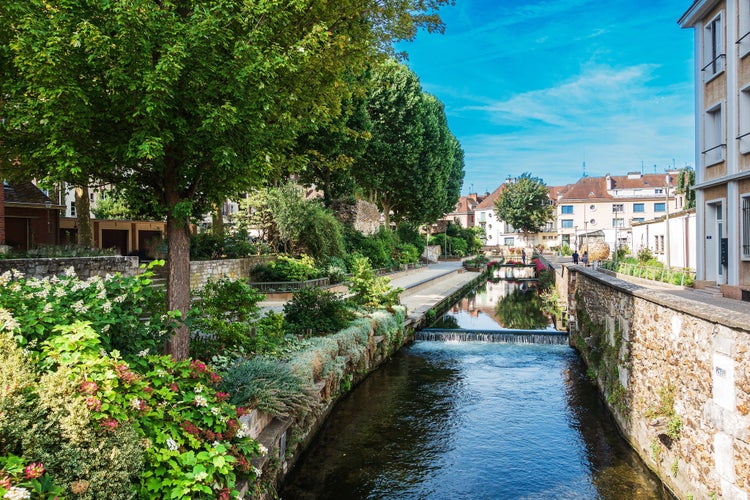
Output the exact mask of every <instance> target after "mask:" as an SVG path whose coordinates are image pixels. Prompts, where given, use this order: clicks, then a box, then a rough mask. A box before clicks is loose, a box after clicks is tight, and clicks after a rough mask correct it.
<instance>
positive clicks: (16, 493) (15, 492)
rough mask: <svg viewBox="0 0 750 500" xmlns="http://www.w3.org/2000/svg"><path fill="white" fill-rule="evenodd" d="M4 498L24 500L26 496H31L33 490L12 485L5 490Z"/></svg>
mask: <svg viewBox="0 0 750 500" xmlns="http://www.w3.org/2000/svg"><path fill="white" fill-rule="evenodd" d="M3 498H7V499H8V500H22V499H24V498H31V492H30V491H29V490H27V489H26V488H21V487H18V486H11V488H10V489H9V490H8V491H6V492H5V495H3Z"/></svg>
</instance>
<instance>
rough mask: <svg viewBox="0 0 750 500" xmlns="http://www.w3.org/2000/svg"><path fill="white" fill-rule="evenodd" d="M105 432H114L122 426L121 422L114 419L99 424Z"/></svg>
mask: <svg viewBox="0 0 750 500" xmlns="http://www.w3.org/2000/svg"><path fill="white" fill-rule="evenodd" d="M99 425H100V426H101V427H102V428H103V429H104V430H105V431H113V430H115V429H117V428H118V427H119V426H120V422H118V421H117V420H115V419H114V418H108V419H107V420H104V421H103V422H102V423H100V424H99Z"/></svg>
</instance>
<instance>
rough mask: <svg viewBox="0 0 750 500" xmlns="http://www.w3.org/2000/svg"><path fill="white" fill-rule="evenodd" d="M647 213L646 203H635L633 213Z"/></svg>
mask: <svg viewBox="0 0 750 500" xmlns="http://www.w3.org/2000/svg"><path fill="white" fill-rule="evenodd" d="M645 211H646V204H645V203H633V212H645Z"/></svg>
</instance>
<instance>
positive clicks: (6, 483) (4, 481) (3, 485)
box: [0, 476, 10, 490]
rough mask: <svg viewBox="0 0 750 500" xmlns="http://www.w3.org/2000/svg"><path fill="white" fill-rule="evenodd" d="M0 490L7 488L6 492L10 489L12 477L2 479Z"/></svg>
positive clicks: (0, 480)
mask: <svg viewBox="0 0 750 500" xmlns="http://www.w3.org/2000/svg"><path fill="white" fill-rule="evenodd" d="M0 488H5V489H6V490H8V489H10V476H3V478H2V479H0Z"/></svg>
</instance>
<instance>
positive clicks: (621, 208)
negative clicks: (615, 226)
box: [612, 203, 625, 214]
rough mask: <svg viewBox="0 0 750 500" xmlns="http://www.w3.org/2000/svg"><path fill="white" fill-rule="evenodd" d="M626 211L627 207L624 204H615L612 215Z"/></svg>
mask: <svg viewBox="0 0 750 500" xmlns="http://www.w3.org/2000/svg"><path fill="white" fill-rule="evenodd" d="M624 211H625V205H624V204H622V203H614V204H613V205H612V213H613V214H616V213H620V212H624Z"/></svg>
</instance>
